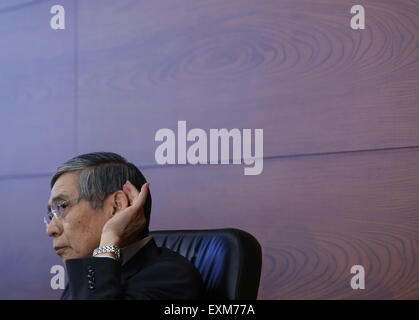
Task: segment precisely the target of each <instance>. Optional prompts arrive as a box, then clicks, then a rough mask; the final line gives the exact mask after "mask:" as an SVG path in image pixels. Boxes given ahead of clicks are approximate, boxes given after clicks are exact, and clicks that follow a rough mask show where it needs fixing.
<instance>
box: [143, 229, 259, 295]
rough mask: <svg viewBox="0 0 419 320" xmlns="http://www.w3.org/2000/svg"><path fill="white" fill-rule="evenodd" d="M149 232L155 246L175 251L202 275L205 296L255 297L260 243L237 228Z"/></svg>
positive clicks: (257, 284)
mask: <svg viewBox="0 0 419 320" xmlns="http://www.w3.org/2000/svg"><path fill="white" fill-rule="evenodd" d="M150 234H151V235H152V236H153V238H154V240H155V241H156V244H157V246H159V247H162V246H164V247H166V248H169V249H171V250H173V251H176V252H178V253H180V254H181V255H183V256H184V257H186V258H187V259H188V260H189V261H191V262H192V263H193V264H194V265H195V267H196V268H197V269H198V270H199V272H200V273H201V275H202V279H203V281H204V284H205V288H206V298H208V299H217V300H218V299H223V300H240V299H241V300H253V299H256V298H257V293H258V288H259V280H260V273H261V266H262V250H261V247H260V245H259V242H258V241H257V240H256V239H255V238H254V237H253V236H252V235H251V234H249V233H247V232H245V231H242V230H239V229H214V230H164V231H152V232H150Z"/></svg>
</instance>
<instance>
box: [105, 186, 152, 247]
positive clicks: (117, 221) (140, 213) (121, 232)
mask: <svg viewBox="0 0 419 320" xmlns="http://www.w3.org/2000/svg"><path fill="white" fill-rule="evenodd" d="M149 184H150V183H148V182H147V183H145V184H143V186H142V187H141V192H138V190H137V188H136V187H135V186H134V185H133V184H132V183H131V182H129V181H127V182H126V183H125V184H124V186H123V191H124V193H125V194H126V195H127V197H128V200H129V203H130V206H128V207H127V208H125V209H124V210H122V211H120V212H117V213H116V214H115V215H114V216H113V217H112V218H110V219H109V220H108V221H107V222H106V223H105V225H104V226H103V229H102V236H101V239H100V246H105V245H116V246H118V247H124V246H125V245H127V244H128V243H129V242H130V240H132V239H135V238H136V237H138V233H139V232H140V231H141V230H142V229H143V228H144V226H145V223H146V219H145V216H144V204H145V202H146V199H147V195H148V188H149Z"/></svg>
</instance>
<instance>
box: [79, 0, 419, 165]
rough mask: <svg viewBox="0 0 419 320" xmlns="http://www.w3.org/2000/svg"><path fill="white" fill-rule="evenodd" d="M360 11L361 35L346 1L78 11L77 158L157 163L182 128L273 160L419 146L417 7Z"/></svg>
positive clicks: (393, 4) (113, 6) (383, 4)
mask: <svg viewBox="0 0 419 320" xmlns="http://www.w3.org/2000/svg"><path fill="white" fill-rule="evenodd" d="M99 3H100V4H99ZM360 4H363V5H364V6H365V9H366V26H367V27H366V29H365V30H356V31H355V30H352V29H351V28H350V19H351V14H350V8H351V6H352V5H353V2H351V1H346V0H345V1H331V0H323V1H308V0H304V1H291V0H283V1H282V0H281V1H272V0H264V1H254V0H247V1H227V2H226V1H191V0H182V1H176V2H167V1H153V2H143V1H140V2H136V1H117V2H116V1H97V0H96V1H93V0H92V1H83V2H81V3H80V7H79V64H78V66H79V74H80V78H79V86H78V88H79V102H80V113H79V118H78V119H79V129H80V134H79V140H78V143H79V147H80V148H79V150H80V151H81V152H85V151H90V150H92V149H99V150H104V149H112V150H114V151H116V152H126V153H128V154H129V156H130V157H134V158H135V159H138V160H140V159H141V162H142V163H143V164H147V165H148V164H155V160H154V151H155V148H156V144H155V143H154V135H155V132H156V131H157V130H158V129H160V128H165V127H168V128H171V129H176V125H177V121H178V120H186V121H187V125H188V128H195V127H198V128H203V129H206V130H208V129H209V128H224V127H225V128H228V129H232V128H263V129H264V142H265V148H264V154H265V156H267V157H269V156H278V155H290V154H291V155H293V154H306V153H319V152H333V151H345V150H359V149H375V148H390V147H398V146H414V145H418V143H419V109H418V108H417V101H418V91H417V88H418V85H419V80H418V77H417V74H418V71H419V69H418V68H419V65H418V63H417V59H418V57H419V56H418V50H417V48H416V43H417V41H418V32H417V30H418V22H417V21H418V19H417V11H418V5H417V3H415V2H412V1H378V0H377V1H368V2H361V3H360ZM133 137H135V143H133V142H132V141H133ZM139 155H140V156H139Z"/></svg>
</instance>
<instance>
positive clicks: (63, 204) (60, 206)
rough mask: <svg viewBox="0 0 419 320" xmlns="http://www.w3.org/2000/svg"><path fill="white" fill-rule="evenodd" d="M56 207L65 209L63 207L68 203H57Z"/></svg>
mask: <svg viewBox="0 0 419 320" xmlns="http://www.w3.org/2000/svg"><path fill="white" fill-rule="evenodd" d="M57 207H58V208H61V209H65V208H67V207H68V204H67V203H65V202H64V203H60V204H59V205H57Z"/></svg>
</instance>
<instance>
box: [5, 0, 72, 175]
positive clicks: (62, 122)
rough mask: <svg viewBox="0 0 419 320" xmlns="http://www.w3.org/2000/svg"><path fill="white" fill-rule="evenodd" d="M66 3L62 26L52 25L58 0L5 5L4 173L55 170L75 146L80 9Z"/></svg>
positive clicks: (33, 172)
mask: <svg viewBox="0 0 419 320" xmlns="http://www.w3.org/2000/svg"><path fill="white" fill-rule="evenodd" d="M7 3H11V1H8V2H7ZM61 3H62V4H63V5H65V7H66V13H67V15H68V19H67V25H66V29H65V30H60V31H54V30H52V29H51V28H50V19H51V17H52V15H51V14H50V8H51V6H52V5H54V4H55V2H54V1H38V2H34V1H32V2H30V3H28V5H23V4H24V2H23V1H16V5H17V8H15V7H11V8H14V9H13V10H3V11H2V10H0V48H1V50H0V110H1V117H0V136H1V139H0V159H1V160H0V161H1V162H0V164H1V165H0V178H2V177H4V176H15V175H27V174H39V173H45V172H51V171H53V170H55V169H56V167H57V164H58V163H60V162H62V161H65V159H68V158H69V157H70V155H72V154H73V152H74V151H75V149H74V140H75V117H74V95H75V90H74V89H75V82H76V78H75V74H74V53H75V52H74V24H73V23H72V19H71V17H74V14H75V12H74V7H73V4H74V2H73V1H68V0H65V1H62V2H61ZM19 4H22V5H19ZM0 8H1V7H0ZM9 9H10V8H9Z"/></svg>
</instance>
